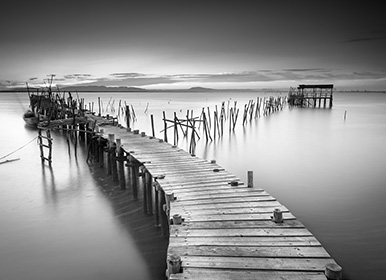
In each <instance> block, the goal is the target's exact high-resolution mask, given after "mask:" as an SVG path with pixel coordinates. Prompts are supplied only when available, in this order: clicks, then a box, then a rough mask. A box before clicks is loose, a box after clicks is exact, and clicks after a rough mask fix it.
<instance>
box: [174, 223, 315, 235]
mask: <svg viewBox="0 0 386 280" xmlns="http://www.w3.org/2000/svg"><path fill="white" fill-rule="evenodd" d="M170 236H175V237H177V236H179V237H185V236H186V237H191V236H197V237H199V236H201V237H204V236H211V237H247V236H253V237H275V236H281V237H282V236H312V234H311V233H310V232H309V230H308V229H306V228H226V229H208V228H207V229H190V228H185V227H184V226H174V225H171V226H170Z"/></svg>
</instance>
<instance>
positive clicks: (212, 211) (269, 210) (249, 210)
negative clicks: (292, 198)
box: [170, 206, 289, 217]
mask: <svg viewBox="0 0 386 280" xmlns="http://www.w3.org/2000/svg"><path fill="white" fill-rule="evenodd" d="M275 209H280V210H281V211H282V212H289V211H288V209H287V208H286V207H284V206H274V207H261V208H244V207H240V208H223V209H203V210H185V211H184V210H183V209H181V208H177V209H175V208H174V207H173V210H172V211H171V212H170V213H173V214H180V215H182V216H189V217H194V216H204V215H236V214H261V213H273V211H274V210H275ZM173 214H172V215H173Z"/></svg>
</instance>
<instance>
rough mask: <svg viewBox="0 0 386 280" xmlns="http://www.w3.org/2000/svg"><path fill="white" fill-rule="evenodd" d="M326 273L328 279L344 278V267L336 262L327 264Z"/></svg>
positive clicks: (338, 279) (337, 279)
mask: <svg viewBox="0 0 386 280" xmlns="http://www.w3.org/2000/svg"><path fill="white" fill-rule="evenodd" d="M324 275H325V276H326V278H327V279H328V280H340V279H342V267H340V266H339V265H337V264H336V263H328V264H326V267H325V270H324Z"/></svg>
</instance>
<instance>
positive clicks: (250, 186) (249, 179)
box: [248, 171, 253, 188]
mask: <svg viewBox="0 0 386 280" xmlns="http://www.w3.org/2000/svg"><path fill="white" fill-rule="evenodd" d="M248 188H253V171H248Z"/></svg>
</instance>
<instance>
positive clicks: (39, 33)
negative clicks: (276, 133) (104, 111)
mask: <svg viewBox="0 0 386 280" xmlns="http://www.w3.org/2000/svg"><path fill="white" fill-rule="evenodd" d="M381 5H382V2H379V1H378V2H373V3H370V2H369V1H366V2H365V3H364V2H363V1H296V0H295V1H224V0H223V1H216V0H210V1H208V0H207V1H200V0H195V1H183V0H179V1H171V0H170V1H167V0H164V1H160V0H158V1H146V0H141V1H113V0H109V1H88V0H78V1H72V0H67V1H56V0H51V1H17V0H13V1H4V3H2V6H1V11H0V13H1V15H0V89H7V88H12V87H19V86H22V87H25V85H26V83H28V84H29V85H30V86H34V85H41V84H44V83H46V81H47V78H48V77H49V75H51V74H54V75H55V78H54V84H57V85H59V86H62V87H63V86H67V85H105V86H134V87H141V88H146V89H180V88H181V89H182V88H190V87H194V86H203V87H211V88H219V89H222V88H228V89H229V88H231V89H235V88H240V89H242V88H245V89H246V88H248V89H261V88H289V87H290V86H297V85H298V84H302V83H308V84H312V83H333V84H334V85H335V87H336V88H341V89H368V90H386V51H385V50H386V21H385V18H384V14H383V7H382V6H381Z"/></svg>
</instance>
